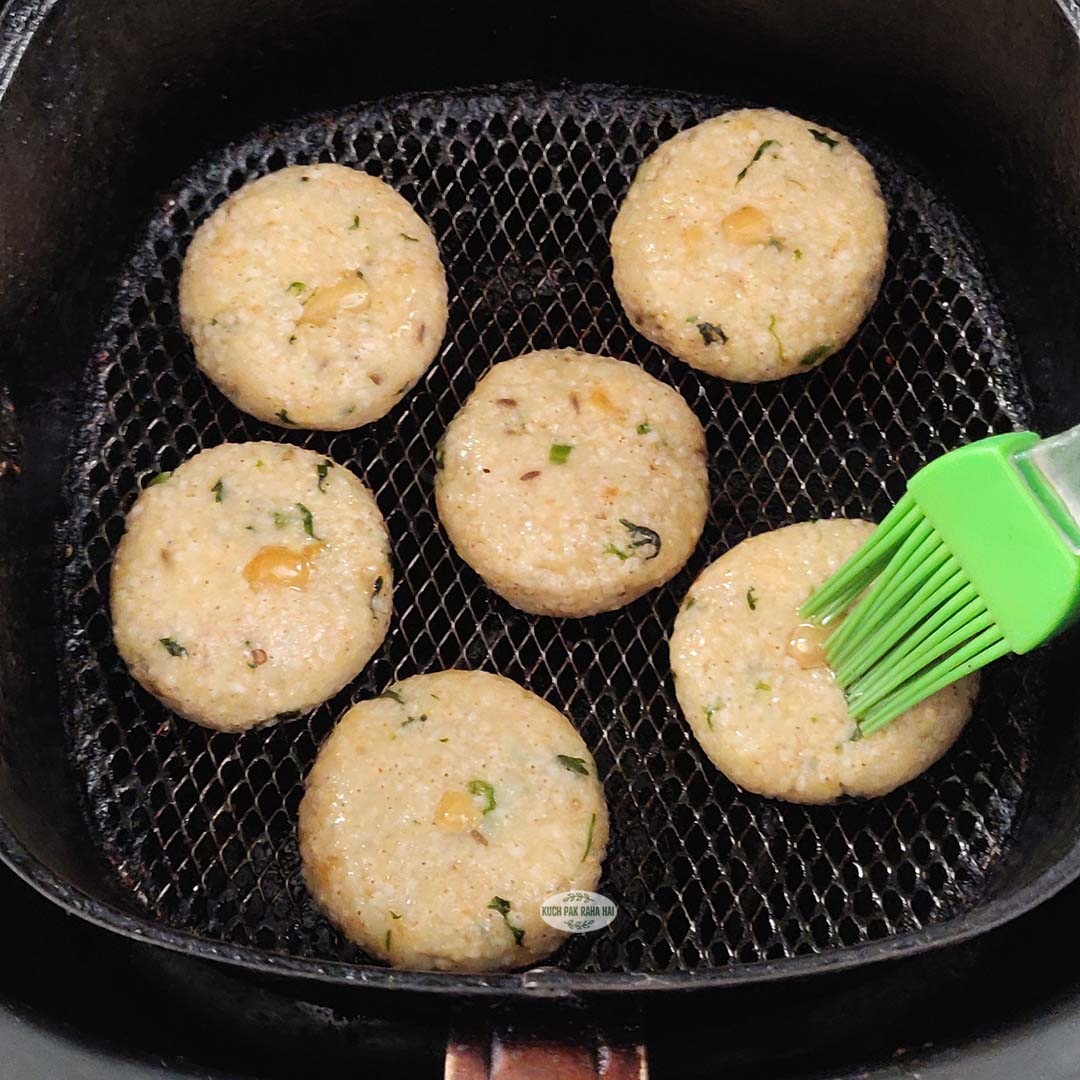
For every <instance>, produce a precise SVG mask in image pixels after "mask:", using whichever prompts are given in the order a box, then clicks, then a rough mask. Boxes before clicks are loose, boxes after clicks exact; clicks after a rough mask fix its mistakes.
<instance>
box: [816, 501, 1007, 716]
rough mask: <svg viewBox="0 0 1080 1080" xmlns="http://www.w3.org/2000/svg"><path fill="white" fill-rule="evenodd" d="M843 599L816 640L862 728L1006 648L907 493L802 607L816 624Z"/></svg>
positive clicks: (895, 713) (899, 710)
mask: <svg viewBox="0 0 1080 1080" xmlns="http://www.w3.org/2000/svg"><path fill="white" fill-rule="evenodd" d="M882 534H884V535H882ZM875 542H876V543H875ZM875 578H876V580H874V579H875ZM871 582H872V584H871ZM868 586H869V587H868ZM864 590H865V595H863V596H862V599H859V595H860V593H863V591H864ZM856 601H857V602H856ZM852 604H854V607H853V608H852V610H851V611H850V613H849V614H848V615H847V618H846V619H845V620H844V622H843V624H842V625H841V626H840V627H838V628H837V630H836V632H835V633H833V634H832V635H831V636H830V637H829V639H828V641H827V642H826V643H825V657H826V659H827V660H828V662H829V665H830V667H832V669H833V672H834V673H835V675H836V680H837V682H838V683H839V684H840V686H841V687H842V688H843V690H844V694H845V696H846V697H847V701H848V708H849V709H850V711H851V715H852V716H853V717H854V718H855V719H856V720H857V721H858V722H859V729H860V730H861V731H862V733H863V734H864V735H869V734H871V733H872V732H874V731H876V730H877V729H878V728H881V727H884V726H885V725H886V724H887V723H888V722H889V721H890V720H893V719H895V718H896V717H897V716H899V715H900V714H901V713H902V712H906V711H907V710H908V709H910V708H912V706H914V705H917V704H918V703H919V702H920V701H922V700H924V699H925V698H927V697H929V696H930V695H931V694H934V693H936V692H937V691H938V690H940V689H941V688H942V687H944V686H948V685H949V684H950V683H952V682H955V681H956V680H957V679H960V678H963V676H965V675H967V674H970V673H971V672H972V671H975V670H977V669H978V668H980V667H983V666H984V665H985V664H988V663H990V662H991V661H992V660H996V659H997V658H998V657H1000V656H1003V655H1004V654H1005V653H1006V652H1008V651H1009V650H1008V646H1007V645H1006V643H1005V640H1004V637H1003V636H1002V634H1001V631H1000V630H999V629H998V628H997V626H996V625H995V624H994V620H993V618H992V617H991V615H990V613H989V612H988V611H987V610H986V607H985V605H984V604H983V602H982V600H981V599H980V597H979V595H978V592H977V591H976V589H975V587H974V586H973V585H972V584H971V583H970V582H969V581H968V579H967V575H966V574H965V573H964V570H963V568H962V567H961V566H960V564H959V563H958V562H957V561H956V559H955V558H954V557H953V556H952V554H951V553H950V552H949V550H948V549H947V548H946V546H945V544H944V542H943V541H942V539H941V537H940V536H938V534H937V533H936V532H935V531H934V529H933V526H932V525H931V524H930V522H929V521H927V520H926V518H924V517H923V515H922V513H921V511H920V510H919V509H918V507H917V506H916V505H915V503H914V500H912V499H911V497H910V496H908V495H905V496H904V498H903V499H901V500H900V502H898V503H897V504H896V506H895V507H894V508H893V510H892V511H891V512H890V513H889V515H888V516H887V517H886V518H885V521H884V522H882V524H881V525H880V526H879V527H878V529H877V530H876V531H875V533H874V535H873V536H872V537H871V539H870V540H869V541H868V542H867V543H866V544H865V545H864V546H863V548H861V549H860V550H859V551H858V552H857V553H856V555H855V556H854V557H853V558H852V559H850V560H849V561H848V562H847V563H845V564H844V566H842V567H841V568H840V570H839V571H837V573H835V574H834V575H833V576H832V577H831V578H829V580H828V581H826V582H825V584H824V585H823V586H822V587H821V588H820V589H819V590H818V591H817V592H816V593H814V595H813V596H812V597H811V598H810V600H808V601H807V603H806V604H804V605H803V607H802V609H801V611H802V614H803V615H804V616H806V617H808V618H811V619H813V620H814V621H815V622H818V623H820V624H822V625H825V624H826V623H828V622H829V621H831V620H835V619H836V618H837V617H838V616H839V615H841V614H843V613H844V611H845V610H847V608H848V607H851V605H852Z"/></svg>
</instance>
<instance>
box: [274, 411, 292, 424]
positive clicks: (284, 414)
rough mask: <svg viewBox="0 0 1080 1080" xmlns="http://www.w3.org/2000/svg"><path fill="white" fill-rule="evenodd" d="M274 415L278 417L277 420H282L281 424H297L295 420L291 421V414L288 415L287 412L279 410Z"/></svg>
mask: <svg viewBox="0 0 1080 1080" xmlns="http://www.w3.org/2000/svg"><path fill="white" fill-rule="evenodd" d="M274 415H275V416H276V417H277V418H278V419H279V420H280V421H281V422H282V423H283V424H295V423H296V421H295V420H290V419H289V414H288V413H287V412H286V411H285V410H284V409H278V411H277V412H276V413H274Z"/></svg>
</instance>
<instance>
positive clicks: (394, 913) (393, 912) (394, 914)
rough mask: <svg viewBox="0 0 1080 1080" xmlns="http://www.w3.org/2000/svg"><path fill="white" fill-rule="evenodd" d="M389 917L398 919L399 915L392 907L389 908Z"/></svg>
mask: <svg viewBox="0 0 1080 1080" xmlns="http://www.w3.org/2000/svg"><path fill="white" fill-rule="evenodd" d="M390 918H391V919H400V918H401V916H400V915H399V914H398V913H397V912H396V911H395V910H394V909H393V908H391V909H390Z"/></svg>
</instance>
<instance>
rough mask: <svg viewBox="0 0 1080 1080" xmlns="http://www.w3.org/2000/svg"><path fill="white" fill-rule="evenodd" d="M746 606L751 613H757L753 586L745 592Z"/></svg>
mask: <svg viewBox="0 0 1080 1080" xmlns="http://www.w3.org/2000/svg"><path fill="white" fill-rule="evenodd" d="M746 606H747V607H748V608H749V609H750V610H751V611H757V592H756V591H755V590H754V586H753V585H751V586H750V588H749V589H747V590H746Z"/></svg>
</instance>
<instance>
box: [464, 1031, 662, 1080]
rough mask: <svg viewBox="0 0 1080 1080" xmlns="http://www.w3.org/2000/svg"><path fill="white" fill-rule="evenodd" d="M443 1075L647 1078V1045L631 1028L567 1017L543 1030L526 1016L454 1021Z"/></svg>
mask: <svg viewBox="0 0 1080 1080" xmlns="http://www.w3.org/2000/svg"><path fill="white" fill-rule="evenodd" d="M443 1075H444V1080H648V1077H649V1065H648V1060H647V1058H646V1055H645V1045H644V1043H643V1042H641V1041H640V1039H639V1038H638V1036H637V1035H636V1034H635V1033H633V1032H630V1031H628V1030H626V1029H620V1030H616V1031H612V1030H610V1029H604V1028H601V1027H600V1026H598V1025H597V1024H595V1023H592V1022H587V1023H583V1024H577V1023H569V1022H568V1023H565V1024H562V1023H561V1024H559V1025H558V1031H557V1032H554V1031H553V1030H552V1025H550V1024H549V1025H545V1027H544V1028H543V1030H540V1031H538V1030H536V1029H532V1028H530V1027H529V1026H527V1025H525V1024H522V1023H521V1022H514V1023H513V1024H512V1026H511V1025H510V1024H509V1023H508V1024H506V1025H505V1026H504V1025H498V1024H497V1025H496V1026H489V1027H487V1028H478V1029H472V1028H462V1027H453V1028H451V1031H450V1036H449V1039H448V1040H447V1044H446V1070H445V1072H444V1074H443Z"/></svg>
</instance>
